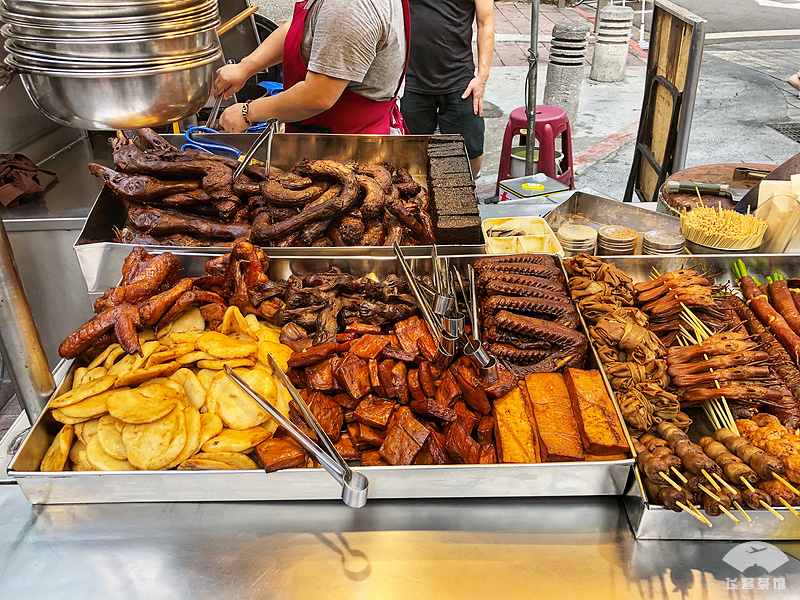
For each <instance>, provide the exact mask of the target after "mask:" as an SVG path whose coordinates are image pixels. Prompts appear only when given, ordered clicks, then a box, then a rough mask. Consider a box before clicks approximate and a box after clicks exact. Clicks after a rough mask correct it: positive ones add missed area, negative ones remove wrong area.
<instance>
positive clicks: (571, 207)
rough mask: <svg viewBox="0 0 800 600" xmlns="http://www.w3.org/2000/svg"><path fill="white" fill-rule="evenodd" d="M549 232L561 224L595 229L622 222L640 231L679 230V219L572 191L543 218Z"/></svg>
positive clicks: (638, 245) (639, 245)
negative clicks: (548, 226) (569, 195)
mask: <svg viewBox="0 0 800 600" xmlns="http://www.w3.org/2000/svg"><path fill="white" fill-rule="evenodd" d="M545 221H547V224H548V225H550V227H551V228H552V229H553V231H554V232H555V231H558V229H559V228H560V227H561V226H562V225H567V224H574V225H587V226H588V227H591V228H593V229H599V228H600V227H602V226H604V225H625V226H627V227H631V228H633V229H635V230H636V231H638V232H639V233H640V234H644V233H647V232H648V231H651V230H653V229H661V230H664V231H671V232H674V233H680V231H681V220H680V219H679V218H678V217H673V216H670V215H665V214H663V213H660V212H656V211H653V210H647V209H646V208H640V207H638V206H636V203H633V202H619V201H617V200H610V199H609V198H603V197H602V196H594V195H592V194H587V193H585V192H575V193H574V194H573V195H572V196H571V197H570V198H569V199H568V200H566V201H564V202H562V203H561V204H559V205H558V206H557V207H555V208H554V209H553V210H552V211H551V212H550V214H548V215H547V216H546V217H545ZM642 237H643V236H642V235H639V239H638V240H637V242H636V254H641V253H642Z"/></svg>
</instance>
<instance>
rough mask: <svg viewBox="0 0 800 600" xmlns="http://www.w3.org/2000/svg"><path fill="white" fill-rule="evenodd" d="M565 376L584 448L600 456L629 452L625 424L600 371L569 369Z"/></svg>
mask: <svg viewBox="0 0 800 600" xmlns="http://www.w3.org/2000/svg"><path fill="white" fill-rule="evenodd" d="M564 379H565V380H566V383H567V389H568V390H569V396H570V400H571V402H572V412H573V413H574V415H575V419H576V421H577V424H578V429H579V431H580V435H581V441H582V442H583V448H584V450H586V452H591V453H592V454H599V455H601V456H607V455H611V454H622V453H624V452H627V450H628V443H627V441H626V439H625V433H624V432H623V430H622V424H621V423H620V421H619V418H618V417H617V411H616V410H615V408H614V403H613V402H612V401H611V398H610V397H609V395H608V392H607V391H606V388H605V384H604V383H603V378H602V377H601V375H600V373H599V372H598V371H584V370H583V369H567V370H566V372H565V373H564Z"/></svg>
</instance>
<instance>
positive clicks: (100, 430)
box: [87, 415, 128, 470]
mask: <svg viewBox="0 0 800 600" xmlns="http://www.w3.org/2000/svg"><path fill="white" fill-rule="evenodd" d="M97 438H98V440H99V443H100V446H101V447H102V448H103V451H104V452H105V453H106V454H108V455H109V456H110V457H111V458H114V459H116V460H125V461H127V460H128V455H127V454H126V453H125V444H124V443H123V442H122V433H121V431H120V429H119V428H118V427H117V420H116V419H115V418H114V417H112V416H111V415H105V416H103V417H100V419H99V420H98V426H97ZM87 445H88V444H87ZM89 462H92V460H91V457H89ZM93 464H94V463H93ZM97 468H98V469H100V467H97ZM101 470H103V469H101Z"/></svg>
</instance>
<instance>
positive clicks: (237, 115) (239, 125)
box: [219, 103, 249, 133]
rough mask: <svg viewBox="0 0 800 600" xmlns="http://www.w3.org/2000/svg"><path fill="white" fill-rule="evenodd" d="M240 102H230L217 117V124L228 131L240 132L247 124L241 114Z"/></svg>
mask: <svg viewBox="0 0 800 600" xmlns="http://www.w3.org/2000/svg"><path fill="white" fill-rule="evenodd" d="M242 106H244V105H243V104H242V103H239V104H232V105H231V106H229V107H228V108H226V109H225V110H224V111H223V112H222V114H221V115H220V117H219V124H220V127H222V128H223V129H224V130H225V131H227V132H228V133H242V132H243V131H244V130H246V129H247V128H248V127H249V125H248V124H247V122H246V121H245V120H244V117H243V116H242Z"/></svg>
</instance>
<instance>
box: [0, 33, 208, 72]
mask: <svg viewBox="0 0 800 600" xmlns="http://www.w3.org/2000/svg"><path fill="white" fill-rule="evenodd" d="M214 37H215V38H216V34H215V36H214ZM219 47H220V46H219V42H218V41H217V42H216V43H213V44H210V45H208V46H205V47H198V48H193V49H191V50H187V51H186V52H184V53H183V54H175V55H172V56H164V55H162V54H161V53H154V54H151V55H150V56H146V55H145V56H136V55H134V54H130V53H126V54H125V55H123V56H118V57H111V58H99V57H91V56H90V57H71V56H70V57H65V56H59V55H58V54H55V53H51V52H40V51H37V50H28V49H26V48H21V47H19V45H18V44H17V43H16V42H13V41H10V40H9V41H6V43H5V49H6V52H7V53H8V54H10V55H12V56H13V57H14V60H15V61H16V62H17V63H18V64H20V65H23V66H25V67H35V68H42V69H56V70H59V69H64V70H73V69H120V68H122V69H124V68H142V67H157V66H161V65H170V64H174V63H176V62H185V61H187V60H194V59H201V58H204V57H206V56H209V55H211V54H214V53H215V52H216V51H217V50H219Z"/></svg>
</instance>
